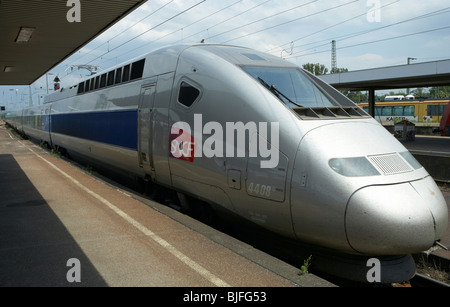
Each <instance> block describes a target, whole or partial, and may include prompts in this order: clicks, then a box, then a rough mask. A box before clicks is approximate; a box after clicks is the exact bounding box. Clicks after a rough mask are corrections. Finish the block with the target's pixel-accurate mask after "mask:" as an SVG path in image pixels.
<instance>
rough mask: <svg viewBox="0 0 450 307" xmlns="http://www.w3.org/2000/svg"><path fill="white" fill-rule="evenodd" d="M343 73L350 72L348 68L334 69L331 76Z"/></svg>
mask: <svg viewBox="0 0 450 307" xmlns="http://www.w3.org/2000/svg"><path fill="white" fill-rule="evenodd" d="M341 72H348V69H347V68H333V69H332V70H331V72H330V74H339V73H341Z"/></svg>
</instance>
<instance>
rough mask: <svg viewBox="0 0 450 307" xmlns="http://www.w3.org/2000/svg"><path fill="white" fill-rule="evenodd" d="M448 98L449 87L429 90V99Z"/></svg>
mask: <svg viewBox="0 0 450 307" xmlns="http://www.w3.org/2000/svg"><path fill="white" fill-rule="evenodd" d="M448 97H450V86H436V87H432V88H431V89H430V98H448Z"/></svg>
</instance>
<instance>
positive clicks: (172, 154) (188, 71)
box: [7, 44, 448, 256]
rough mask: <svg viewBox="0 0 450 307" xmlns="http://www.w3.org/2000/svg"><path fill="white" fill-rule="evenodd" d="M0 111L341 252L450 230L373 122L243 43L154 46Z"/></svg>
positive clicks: (425, 242) (400, 151)
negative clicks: (36, 100) (35, 101)
mask: <svg viewBox="0 0 450 307" xmlns="http://www.w3.org/2000/svg"><path fill="white" fill-rule="evenodd" d="M7 122H8V123H9V124H10V125H12V126H14V127H15V128H16V129H17V130H19V131H21V132H23V133H24V134H26V135H27V136H29V137H30V138H34V139H36V140H38V141H41V142H46V143H48V144H50V145H51V146H53V147H54V148H59V149H61V150H64V151H66V152H68V153H69V154H70V153H76V154H79V155H83V156H85V157H88V158H89V159H91V160H93V161H97V162H98V163H102V164H105V165H109V166H112V167H114V168H117V169H118V170H121V171H125V172H127V173H129V174H132V175H134V176H136V177H140V178H144V179H146V180H148V181H151V182H153V183H155V184H158V185H161V186H164V187H169V188H171V189H173V190H175V191H177V192H178V193H179V195H187V196H189V197H192V196H193V197H197V198H199V199H201V200H202V201H205V202H208V203H209V204H211V205H213V206H217V207H220V208H223V209H226V210H228V211H231V212H233V213H235V214H237V215H239V216H241V217H243V218H245V219H247V220H249V221H252V222H254V223H256V224H258V225H260V226H262V227H265V228H267V229H269V230H271V231H273V232H276V233H278V234H281V235H283V236H287V237H290V238H294V239H297V240H300V241H302V242H306V243H309V244H312V245H317V246H321V247H326V248H329V249H331V250H334V251H338V252H342V253H345V254H353V255H371V256H383V255H404V254H409V253H416V252H419V251H423V250H427V249H429V248H430V247H431V246H433V245H434V244H435V242H436V241H438V240H439V239H440V238H441V237H442V236H443V234H444V233H445V231H446V228H447V222H448V209H447V205H446V202H445V200H444V198H443V196H442V194H441V192H440V190H439V188H438V187H437V186H436V184H435V182H434V181H433V179H432V178H431V177H430V175H429V174H428V173H427V171H426V170H425V169H424V168H423V167H422V166H421V165H420V164H419V163H418V162H417V161H416V160H415V159H414V158H413V156H412V155H411V154H410V153H409V152H408V150H407V149H406V148H405V147H404V146H403V145H402V144H401V143H399V142H398V141H397V140H396V139H395V138H394V137H393V136H391V135H390V134H389V133H388V132H387V131H386V130H385V129H384V128H383V127H382V126H381V125H380V124H379V123H377V122H376V120H374V119H373V118H371V117H370V116H369V115H368V114H367V113H366V112H364V111H363V110H362V109H361V108H360V107H358V106H356V105H355V104H354V103H353V102H351V101H350V100H348V99H347V98H346V97H344V96H343V95H341V94H340V93H339V92H338V91H336V90H335V89H333V88H332V87H330V86H329V85H327V84H325V83H324V82H323V81H321V80H319V79H318V78H316V77H315V76H313V75H311V74H309V73H307V72H305V71H303V70H302V69H300V68H299V67H298V66H296V65H294V64H292V63H289V62H287V61H284V60H282V59H280V58H277V57H274V56H271V55H268V54H265V53H261V52H258V51H254V50H251V49H246V48H242V47H235V46H223V45H206V44H200V45H180V46H172V47H166V48H162V49H159V50H157V51H154V52H152V53H149V54H147V55H145V56H143V57H140V58H136V59H134V60H131V61H129V62H126V63H124V64H121V65H118V66H117V67H114V68H111V69H109V70H108V71H105V72H103V73H100V74H98V75H94V76H90V77H88V78H86V79H85V80H83V81H82V82H80V83H79V84H77V85H74V86H72V87H70V88H62V89H61V90H59V91H58V92H55V93H53V94H51V95H49V96H48V97H47V98H46V100H45V103H44V104H43V105H41V106H36V107H32V108H28V109H25V110H21V111H19V112H16V113H10V114H8V115H7Z"/></svg>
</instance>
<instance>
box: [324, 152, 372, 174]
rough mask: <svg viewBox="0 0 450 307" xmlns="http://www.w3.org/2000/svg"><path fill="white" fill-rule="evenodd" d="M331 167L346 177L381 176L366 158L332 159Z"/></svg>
mask: <svg viewBox="0 0 450 307" xmlns="http://www.w3.org/2000/svg"><path fill="white" fill-rule="evenodd" d="M329 165H330V167H331V168H332V169H333V170H334V171H335V172H336V173H338V174H341V175H343V176H346V177H364V176H378V175H380V173H379V172H378V171H377V169H376V168H375V167H374V166H373V165H372V164H371V163H370V162H369V160H367V158H366V157H355V158H337V159H331V160H330V162H329Z"/></svg>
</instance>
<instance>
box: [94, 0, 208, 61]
mask: <svg viewBox="0 0 450 307" xmlns="http://www.w3.org/2000/svg"><path fill="white" fill-rule="evenodd" d="M204 2H206V0H202V1H200V2H197V3H196V4H194V5H192V6H190V7H189V8H187V9H185V10H183V11H181V12H180V13H177V14H175V15H173V16H172V17H170V18H168V19H166V20H164V21H162V22H160V23H159V24H157V25H155V26H153V27H151V28H150V29H148V30H146V31H144V32H142V33H141V34H139V35H136V36H134V37H132V38H130V39H129V40H127V41H126V42H123V43H122V44H120V45H118V46H116V47H114V48H113V49H111V50H108V51H107V52H105V53H104V54H102V55H100V56H98V57H96V58H95V59H93V60H91V61H90V62H89V63H91V62H93V61H95V60H97V59H99V58H101V57H102V56H104V55H105V54H107V53H109V52H112V51H114V50H116V49H119V48H120V47H122V46H124V45H126V44H128V43H130V42H131V41H134V40H135V39H137V38H139V37H141V36H142V35H144V34H146V33H148V32H150V31H152V30H154V29H156V28H158V27H160V26H162V25H163V24H165V23H167V22H169V21H171V20H172V19H175V18H177V17H178V16H180V15H182V14H185V13H186V12H188V11H190V10H192V9H194V8H195V7H197V6H199V5H201V4H202V3H204Z"/></svg>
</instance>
